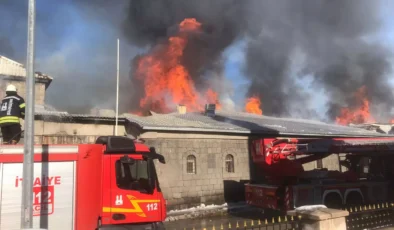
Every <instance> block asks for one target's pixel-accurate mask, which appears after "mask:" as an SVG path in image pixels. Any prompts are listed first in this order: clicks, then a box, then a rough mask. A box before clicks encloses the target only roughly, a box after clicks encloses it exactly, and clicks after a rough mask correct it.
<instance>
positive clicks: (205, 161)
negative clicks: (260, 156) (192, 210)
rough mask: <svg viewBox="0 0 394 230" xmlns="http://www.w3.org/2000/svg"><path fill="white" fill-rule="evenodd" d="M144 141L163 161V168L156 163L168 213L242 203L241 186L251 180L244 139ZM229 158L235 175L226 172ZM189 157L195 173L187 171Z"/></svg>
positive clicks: (161, 139)
mask: <svg viewBox="0 0 394 230" xmlns="http://www.w3.org/2000/svg"><path fill="white" fill-rule="evenodd" d="M145 140H146V144H147V145H149V146H151V147H155V148H156V151H157V152H158V153H160V154H162V155H164V157H165V158H166V164H160V163H158V162H157V171H158V177H159V180H160V185H161V188H162V190H163V193H164V196H165V198H166V199H167V202H168V209H170V210H171V209H183V208H188V207H192V206H196V205H199V204H201V203H205V204H222V203H224V202H225V201H237V200H238V201H239V200H244V194H243V191H244V190H243V183H242V182H243V181H244V180H249V178H250V176H249V171H250V170H249V157H248V156H249V153H248V145H247V139H243V140H242V139H231V138H228V137H227V138H224V137H222V138H217V137H216V138H207V137H204V138H202V137H197V138H193V139H191V138H187V137H186V138H160V137H159V138H155V139H149V138H148V139H147V138H145ZM228 155H231V156H232V157H233V159H234V172H227V170H226V163H225V159H226V156H228ZM188 156H194V157H195V163H196V166H195V173H189V172H188V171H187V161H188Z"/></svg>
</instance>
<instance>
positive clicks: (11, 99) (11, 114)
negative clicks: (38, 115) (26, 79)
mask: <svg viewBox="0 0 394 230" xmlns="http://www.w3.org/2000/svg"><path fill="white" fill-rule="evenodd" d="M19 118H23V119H24V118H25V100H24V99H23V98H22V97H21V96H19V95H18V94H16V93H8V92H7V96H6V97H5V98H4V99H3V101H2V102H1V107H0V126H5V125H9V124H15V123H17V124H19Z"/></svg>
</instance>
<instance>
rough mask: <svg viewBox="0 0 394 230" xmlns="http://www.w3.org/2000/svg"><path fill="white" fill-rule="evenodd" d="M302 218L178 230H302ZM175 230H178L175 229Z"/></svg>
mask: <svg viewBox="0 0 394 230" xmlns="http://www.w3.org/2000/svg"><path fill="white" fill-rule="evenodd" d="M300 220H301V217H293V216H282V217H280V216H279V217H273V218H271V219H265V220H263V221H262V220H243V221H239V220H238V221H231V220H229V221H226V222H225V223H213V224H211V225H210V226H191V227H190V226H189V227H183V228H179V229H178V230H219V229H223V230H224V229H226V230H227V229H245V230H293V229H294V230H298V229H301V225H300ZM174 230H176V229H175V228H174Z"/></svg>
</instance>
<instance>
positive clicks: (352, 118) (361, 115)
mask: <svg viewBox="0 0 394 230" xmlns="http://www.w3.org/2000/svg"><path fill="white" fill-rule="evenodd" d="M366 91H367V88H366V87H365V86H362V87H361V88H360V89H358V90H357V92H356V93H355V94H354V98H355V100H356V102H357V103H358V104H359V106H357V107H356V108H353V109H350V108H342V109H341V113H340V115H339V116H338V117H336V122H337V123H338V124H341V125H348V124H350V123H353V124H361V123H369V122H375V119H374V118H373V117H372V116H371V114H370V112H369V101H368V99H367V96H366Z"/></svg>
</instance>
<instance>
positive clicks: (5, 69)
mask: <svg viewBox="0 0 394 230" xmlns="http://www.w3.org/2000/svg"><path fill="white" fill-rule="evenodd" d="M35 78H36V81H35V103H36V104H37V105H44V103H45V92H46V90H47V88H48V87H49V85H50V84H51V82H52V79H53V78H52V77H50V76H47V75H45V74H42V73H40V72H36V73H35ZM8 84H13V85H15V86H16V88H17V90H18V94H19V95H21V96H22V97H24V98H26V69H25V67H24V66H23V65H22V64H20V63H18V62H16V61H13V60H11V59H8V58H6V57H3V56H0V97H1V98H2V97H4V96H5V88H6V87H7V85H8Z"/></svg>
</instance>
